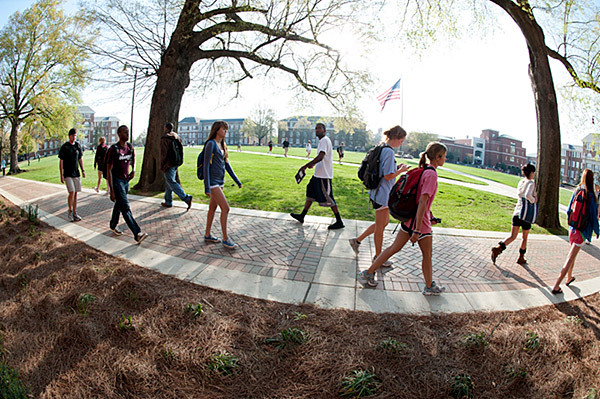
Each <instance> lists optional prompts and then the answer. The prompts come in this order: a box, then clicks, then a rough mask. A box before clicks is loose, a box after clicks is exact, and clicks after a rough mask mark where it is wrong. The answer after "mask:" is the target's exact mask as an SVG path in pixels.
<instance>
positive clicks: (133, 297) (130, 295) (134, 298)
mask: <svg viewBox="0 0 600 399" xmlns="http://www.w3.org/2000/svg"><path fill="white" fill-rule="evenodd" d="M127 299H129V300H130V301H131V302H137V301H139V300H140V298H138V296H137V294H136V293H135V292H134V291H129V292H127Z"/></svg>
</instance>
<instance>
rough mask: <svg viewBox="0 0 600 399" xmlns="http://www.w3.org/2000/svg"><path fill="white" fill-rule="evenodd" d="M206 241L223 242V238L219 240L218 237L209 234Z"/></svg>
mask: <svg viewBox="0 0 600 399" xmlns="http://www.w3.org/2000/svg"><path fill="white" fill-rule="evenodd" d="M204 241H206V242H214V243H217V244H218V243H220V242H221V240H219V239H218V238H217V237H213V236H211V235H210V234H209V235H207V236H204Z"/></svg>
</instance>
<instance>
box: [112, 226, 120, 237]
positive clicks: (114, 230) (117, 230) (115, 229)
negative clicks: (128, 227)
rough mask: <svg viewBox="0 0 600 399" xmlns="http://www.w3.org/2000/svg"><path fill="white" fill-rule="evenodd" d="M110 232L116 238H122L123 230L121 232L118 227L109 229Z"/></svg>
mask: <svg viewBox="0 0 600 399" xmlns="http://www.w3.org/2000/svg"><path fill="white" fill-rule="evenodd" d="M110 231H112V232H113V233H114V235H116V236H122V235H123V230H121V229H120V228H118V227H115V228H114V229H110Z"/></svg>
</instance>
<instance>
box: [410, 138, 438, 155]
mask: <svg viewBox="0 0 600 399" xmlns="http://www.w3.org/2000/svg"><path fill="white" fill-rule="evenodd" d="M437 140H438V135H437V134H433V133H423V132H410V133H409V134H408V136H407V137H406V140H405V141H404V142H405V143H406V145H407V146H408V151H409V152H410V154H411V155H412V156H414V157H418V156H419V154H420V153H422V152H423V151H425V149H426V148H427V144H429V143H430V142H432V141H437Z"/></svg>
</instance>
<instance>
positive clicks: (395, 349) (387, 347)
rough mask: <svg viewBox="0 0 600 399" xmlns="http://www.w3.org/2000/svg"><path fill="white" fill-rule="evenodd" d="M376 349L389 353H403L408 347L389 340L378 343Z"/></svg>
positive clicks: (402, 343)
mask: <svg viewBox="0 0 600 399" xmlns="http://www.w3.org/2000/svg"><path fill="white" fill-rule="evenodd" d="M375 349H377V350H379V351H382V352H388V353H401V352H404V351H406V350H408V345H407V344H405V343H404V342H400V341H397V340H395V339H393V338H388V339H384V340H383V341H381V342H380V343H378V344H377V346H375Z"/></svg>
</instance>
